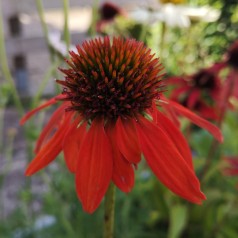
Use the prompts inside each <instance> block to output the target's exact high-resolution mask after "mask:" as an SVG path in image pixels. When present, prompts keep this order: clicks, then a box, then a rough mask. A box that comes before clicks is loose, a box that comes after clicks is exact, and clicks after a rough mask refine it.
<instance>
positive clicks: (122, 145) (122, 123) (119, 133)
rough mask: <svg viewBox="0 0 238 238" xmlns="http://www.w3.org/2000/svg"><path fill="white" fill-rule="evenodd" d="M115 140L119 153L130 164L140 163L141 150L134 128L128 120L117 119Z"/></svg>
mask: <svg viewBox="0 0 238 238" xmlns="http://www.w3.org/2000/svg"><path fill="white" fill-rule="evenodd" d="M115 139H116V142H117V146H118V148H119V150H120V152H121V153H122V154H123V156H124V157H125V158H126V159H127V160H128V161H129V162H130V163H135V164H136V163H139V162H140V160H141V149H140V146H139V142H138V138H137V132H136V128H135V126H134V124H133V123H132V121H131V120H130V119H121V118H120V117H119V118H118V119H117V122H116V125H115Z"/></svg>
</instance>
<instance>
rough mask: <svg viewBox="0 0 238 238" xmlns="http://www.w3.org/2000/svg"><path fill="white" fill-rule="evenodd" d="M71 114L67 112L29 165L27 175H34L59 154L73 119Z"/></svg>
mask: <svg viewBox="0 0 238 238" xmlns="http://www.w3.org/2000/svg"><path fill="white" fill-rule="evenodd" d="M71 116H72V113H65V117H64V118H63V122H62V125H61V126H60V127H59V129H58V130H57V132H56V133H55V134H54V136H52V138H51V139H50V140H49V141H48V142H47V143H46V144H45V145H44V146H43V147H42V149H41V150H40V151H39V153H38V154H37V155H36V157H35V158H34V159H33V160H32V161H31V163H30V164H29V165H28V167H27V169H26V172H25V174H26V175H27V176H29V175H32V174H34V173H36V172H37V171H39V170H40V169H42V168H44V167H46V166H47V165H48V164H49V163H50V162H52V161H53V160H54V159H55V158H56V157H57V156H58V154H59V153H60V151H61V150H62V145H61V142H62V140H63V138H64V136H65V132H66V131H67V127H68V123H69V121H70V119H71Z"/></svg>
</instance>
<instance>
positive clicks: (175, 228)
mask: <svg viewBox="0 0 238 238" xmlns="http://www.w3.org/2000/svg"><path fill="white" fill-rule="evenodd" d="M187 218H188V212H187V207H186V206H183V205H176V206H173V207H171V208H170V226H169V232H168V238H177V237H179V236H180V234H181V233H182V231H183V229H184V228H185V226H186V224H187Z"/></svg>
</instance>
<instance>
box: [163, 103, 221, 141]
mask: <svg viewBox="0 0 238 238" xmlns="http://www.w3.org/2000/svg"><path fill="white" fill-rule="evenodd" d="M167 101H168V102H169V105H170V106H171V107H173V109H174V110H175V111H176V112H177V113H179V114H181V115H183V116H185V117H187V118H188V119H189V120H191V121H192V122H193V123H194V124H196V125H198V126H199V127H201V128H204V129H206V130H207V131H209V132H210V133H211V134H212V135H213V136H214V137H215V138H216V139H217V140H218V141H219V142H222V141H223V136H222V134H221V131H220V130H219V129H218V127H216V126H215V125H213V124H212V123H210V122H208V121H207V120H205V119H203V118H201V117H199V116H198V115H196V114H194V113H193V112H191V111H190V110H188V109H187V108H185V107H183V106H182V105H180V104H178V103H176V102H173V101H170V100H167Z"/></svg>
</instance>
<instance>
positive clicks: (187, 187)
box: [135, 117, 205, 204]
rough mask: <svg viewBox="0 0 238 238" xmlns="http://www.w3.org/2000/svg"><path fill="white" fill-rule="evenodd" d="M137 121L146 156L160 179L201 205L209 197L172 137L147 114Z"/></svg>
mask: <svg viewBox="0 0 238 238" xmlns="http://www.w3.org/2000/svg"><path fill="white" fill-rule="evenodd" d="M135 124H136V128H137V131H138V135H139V141H140V145H141V148H142V151H143V154H144V156H145V159H146V161H147V163H148V165H149V166H150V168H151V169H152V171H153V172H154V173H155V175H156V176H157V177H158V179H159V180H160V181H161V182H162V183H163V184H164V185H165V186H167V187H168V188H169V189H170V190H171V191H173V192H174V193H176V194H178V195H179V196H181V197H183V198H185V199H187V200H189V201H191V202H194V203H198V204H200V203H201V201H202V200H204V199H205V195H204V194H203V193H202V192H201V191H200V183H199V181H198V179H197V177H196V175H195V173H194V171H193V170H192V169H191V168H190V167H189V166H188V164H187V163H186V161H185V159H183V158H182V156H181V154H180V153H179V152H178V150H177V148H176V146H175V145H174V143H173V142H172V141H171V139H170V138H169V137H168V136H167V135H166V133H165V132H164V131H163V130H162V129H161V128H159V127H158V126H156V125H155V124H154V123H153V122H150V121H148V120H147V119H145V118H143V117H140V118H139V122H138V123H135Z"/></svg>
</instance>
